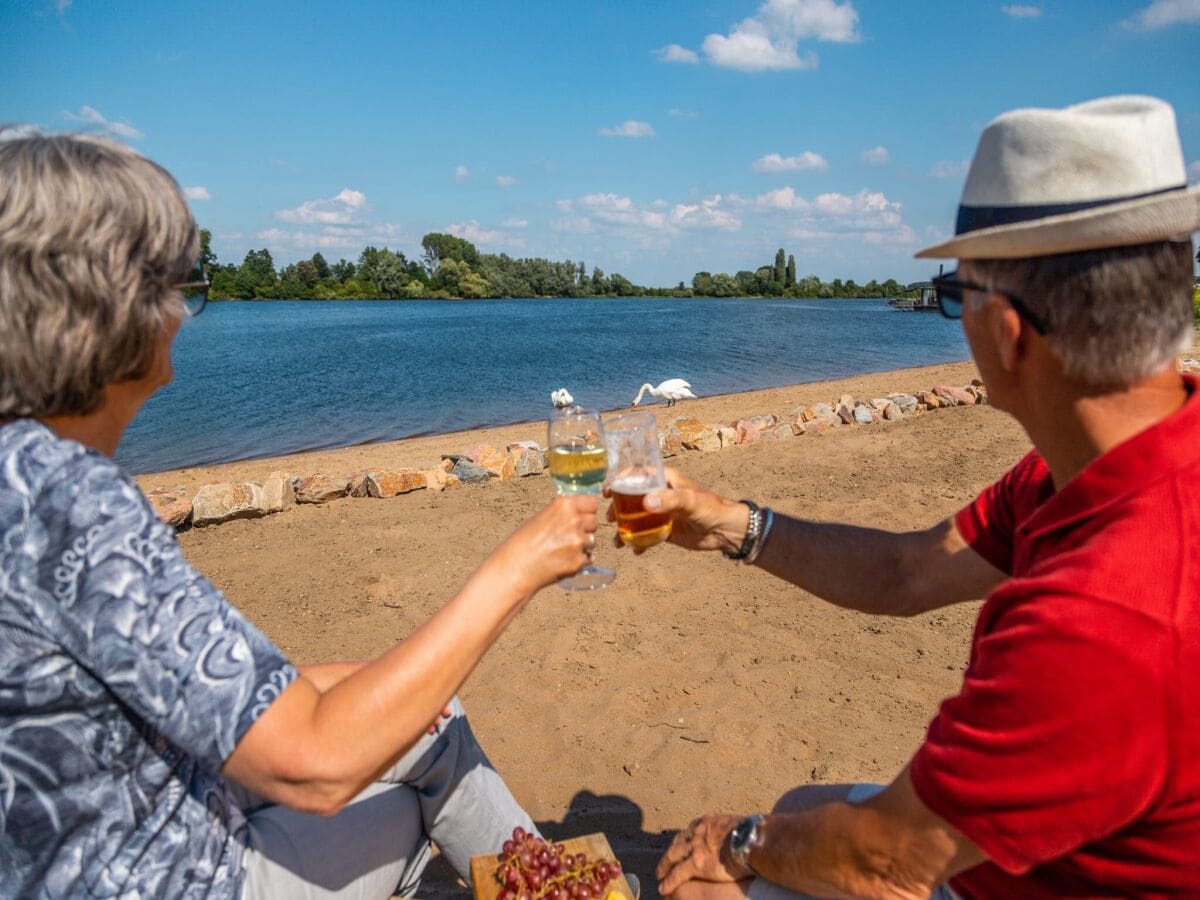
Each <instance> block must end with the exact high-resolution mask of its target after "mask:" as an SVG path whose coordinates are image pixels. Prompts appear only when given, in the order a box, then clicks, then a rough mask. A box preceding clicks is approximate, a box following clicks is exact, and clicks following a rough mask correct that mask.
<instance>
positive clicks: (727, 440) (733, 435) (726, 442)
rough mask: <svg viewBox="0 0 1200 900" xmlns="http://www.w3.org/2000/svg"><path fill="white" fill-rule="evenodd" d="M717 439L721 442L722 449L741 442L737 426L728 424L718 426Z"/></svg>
mask: <svg viewBox="0 0 1200 900" xmlns="http://www.w3.org/2000/svg"><path fill="white" fill-rule="evenodd" d="M717 439H718V440H719V441H720V442H721V449H722V450H724V449H725V448H726V447H732V446H733V445H734V444H738V443H741V442H740V441H739V440H738V432H737V429H736V428H730V427H729V426H728V425H719V426H717Z"/></svg>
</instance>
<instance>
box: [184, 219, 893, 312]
mask: <svg viewBox="0 0 1200 900" xmlns="http://www.w3.org/2000/svg"><path fill="white" fill-rule="evenodd" d="M200 245H201V248H200V254H201V258H202V260H203V261H204V264H205V266H206V267H207V269H208V272H209V280H210V281H211V282H212V286H211V288H210V290H209V296H210V297H212V298H213V299H214V300H254V299H272V298H287V299H296V300H349V299H368V300H370V299H419V298H421V299H424V298H429V299H446V300H451V299H481V298H485V297H646V296H651V297H655V296H657V297H664V296H665V297H891V296H896V295H897V294H899V293H901V292H903V291H904V286H903V285H901V284H899V283H898V282H896V281H895V280H894V279H891V278H889V279H888V280H887V281H885V282H883V283H882V284H880V283H878V282H876V281H874V280H872V281H870V282H868V283H867V284H865V285H859V284H856V283H855V282H854V280H853V279H850V280H848V281H844V282H843V281H842V280H841V279H840V278H835V279H834V280H833V281H832V282H824V281H822V280H821V279H819V278H817V276H815V275H808V276H805V277H803V278H799V279H797V277H796V260H795V257H794V256H787V257H786V259H785V254H784V251H783V249H782V248H781V249H780V250H779V252H778V253H777V254H776V256H775V264H774V265H773V266H772V265H767V266H761V267H759V268H758V269H757V270H756V271H754V272H750V271H743V272H738V273H737V274H735V275H728V274H726V273H724V272H719V273H717V274H715V275H714V274H712V273H709V272H697V273H696V275H695V276H694V277H693V278H692V283H691V285H690V286H689V285H687V284H685V283H684V282H682V281H681V282H679V284H678V285H676V286H675V287H672V288H655V287H646V286H644V285H637V284H634V283H633V282H631V281H630V280H629V279H628V278H626V277H625V276H623V275H621V274H620V273H618V272H614V273H612V274H611V275H606V274H605V273H604V271H603V270H602V269H600V268H598V267H593V268H592V271H591V273H590V274H589V273H588V271H587V267H586V266H585V265H584V263H583V262H578V263H577V262H574V261H571V260H567V261H565V262H554V261H552V260H548V259H543V258H541V257H531V258H523V259H514V258H512V257H510V256H509V255H508V254H506V253H480V252H479V251H478V249H477V248H476V247H475V245H474V244H472V243H471V242H470V241H468V240H465V239H463V238H460V237H455V236H454V235H451V234H442V233H439V232H430V233H429V234H427V235H425V237H423V238H422V239H421V249H422V257H421V259H419V260H416V259H408V258H407V257H406V256H405V255H404V253H402V252H400V251H397V250H389V249H388V248H387V247H382V248H380V247H366V248H365V249H363V251H362V252H361V253H360V254H359V255H358V259H357V261H354V262H352V261H350V260H347V259H339V260H338V261H337V262H335V263H330V262H328V261H327V260H326V259H325V257H324V256H323V255H322V254H320V253H314V254H313V255H312V257H311V258H310V259H302V260H299V261H298V262H294V263H289V264H288V265H286V266H284V267H283V268H280V269H277V268H276V266H275V261H274V259H273V258H272V256H271V251H269V250H267V249H266V248H264V249H262V250H251V251H249V252H248V253H247V254H246V256H245V259H243V260H242V262H241V264H240V265H235V264H233V263H221V262H220V261H219V260H218V259H217V255H216V254H215V253H214V252H213V250H212V234H211V233H210V232H209V230H208V229H206V228H205V229H201V231H200Z"/></svg>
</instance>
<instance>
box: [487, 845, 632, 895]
mask: <svg viewBox="0 0 1200 900" xmlns="http://www.w3.org/2000/svg"><path fill="white" fill-rule="evenodd" d="M553 843H558V844H562V845H563V846H565V847H566V848H567V849H566V852H567V853H582V854H584V855H585V856H586V857H587V858H588V860H589V861H591V862H595V861H596V860H600V859H617V855H616V854H615V853H613V852H612V847H610V846H609V845H608V838H606V837H605V836H604V835H603V834H602V833H600V832H596V833H595V834H585V835H581V836H580V837H573V838H567V839H566V840H565V841H554V842H553ZM617 861H618V862H620V860H617ZM499 865H500V854H499V853H489V854H487V855H486V856H472V857H471V882H472V883H473V884H474V885H475V900H496V897H497V896H498V895H499V893H500V885H499V884H498V883H497V882H496V868H497V867H498V866H499ZM612 891H616V892H617V893H618V894H620V895H621V897H622V898H623V900H636V898H635V897H634V896H633V891H632V890H630V888H629V882H628V881H626V880H625V872H624V871H622V872H621V874H620V876H619V877H618V878H617V879H616V881H610V882H609V883H608V884H607V885H606V886H605V888H604V896H605V900H607V897H608V894H609V893H611V892H612Z"/></svg>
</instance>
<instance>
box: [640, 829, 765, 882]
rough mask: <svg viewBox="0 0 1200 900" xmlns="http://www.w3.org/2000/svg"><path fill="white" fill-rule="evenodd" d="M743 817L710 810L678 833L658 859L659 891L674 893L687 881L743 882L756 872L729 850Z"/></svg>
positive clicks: (656, 871)
mask: <svg viewBox="0 0 1200 900" xmlns="http://www.w3.org/2000/svg"><path fill="white" fill-rule="evenodd" d="M742 818H743V817H742V816H729V815H721V814H719V813H708V814H707V815H704V816H701V817H700V818H699V819H696V820H695V821H694V822H692V824H691V825H689V826H688V827H687V828H685V829H684V830H683V831H680V832H679V833H677V834H676V835H675V839H674V840H673V841H671V846H670V847H668V848H667V852H666V853H664V854H663V857H662V859H660V860H659V861H658V868H657V869H656V870H655V873H656V874H657V875H658V892H659V893H660V894H672V893H674V892H675V890H676V889H677V888H678V887H679V886H680V885H682V884H684V883H685V882H687V881H692V880H693V879H695V880H699V881H740V880H742V879H743V878H749V877H750V876H752V875H753V874H754V873H753V872H751V871H749V870H748V869H746V868H745V867H743V866H741V865H739V864H738V862H737V861H736V860H734V859H733V858H731V857H730V856H729V854H728V853H727V852H726V849H725V848H726V845H727V844H728V840H729V832H731V831H733V829H734V827H735V826H736V825H737V824H738V822H740V821H742Z"/></svg>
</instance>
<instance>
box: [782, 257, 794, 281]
mask: <svg viewBox="0 0 1200 900" xmlns="http://www.w3.org/2000/svg"><path fill="white" fill-rule="evenodd" d="M795 284H796V257H794V256H792V255H791V254H789V255H788V261H787V271H785V272H784V273H783V286H784V288H785V289H786V288H790V287H794V286H795Z"/></svg>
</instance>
